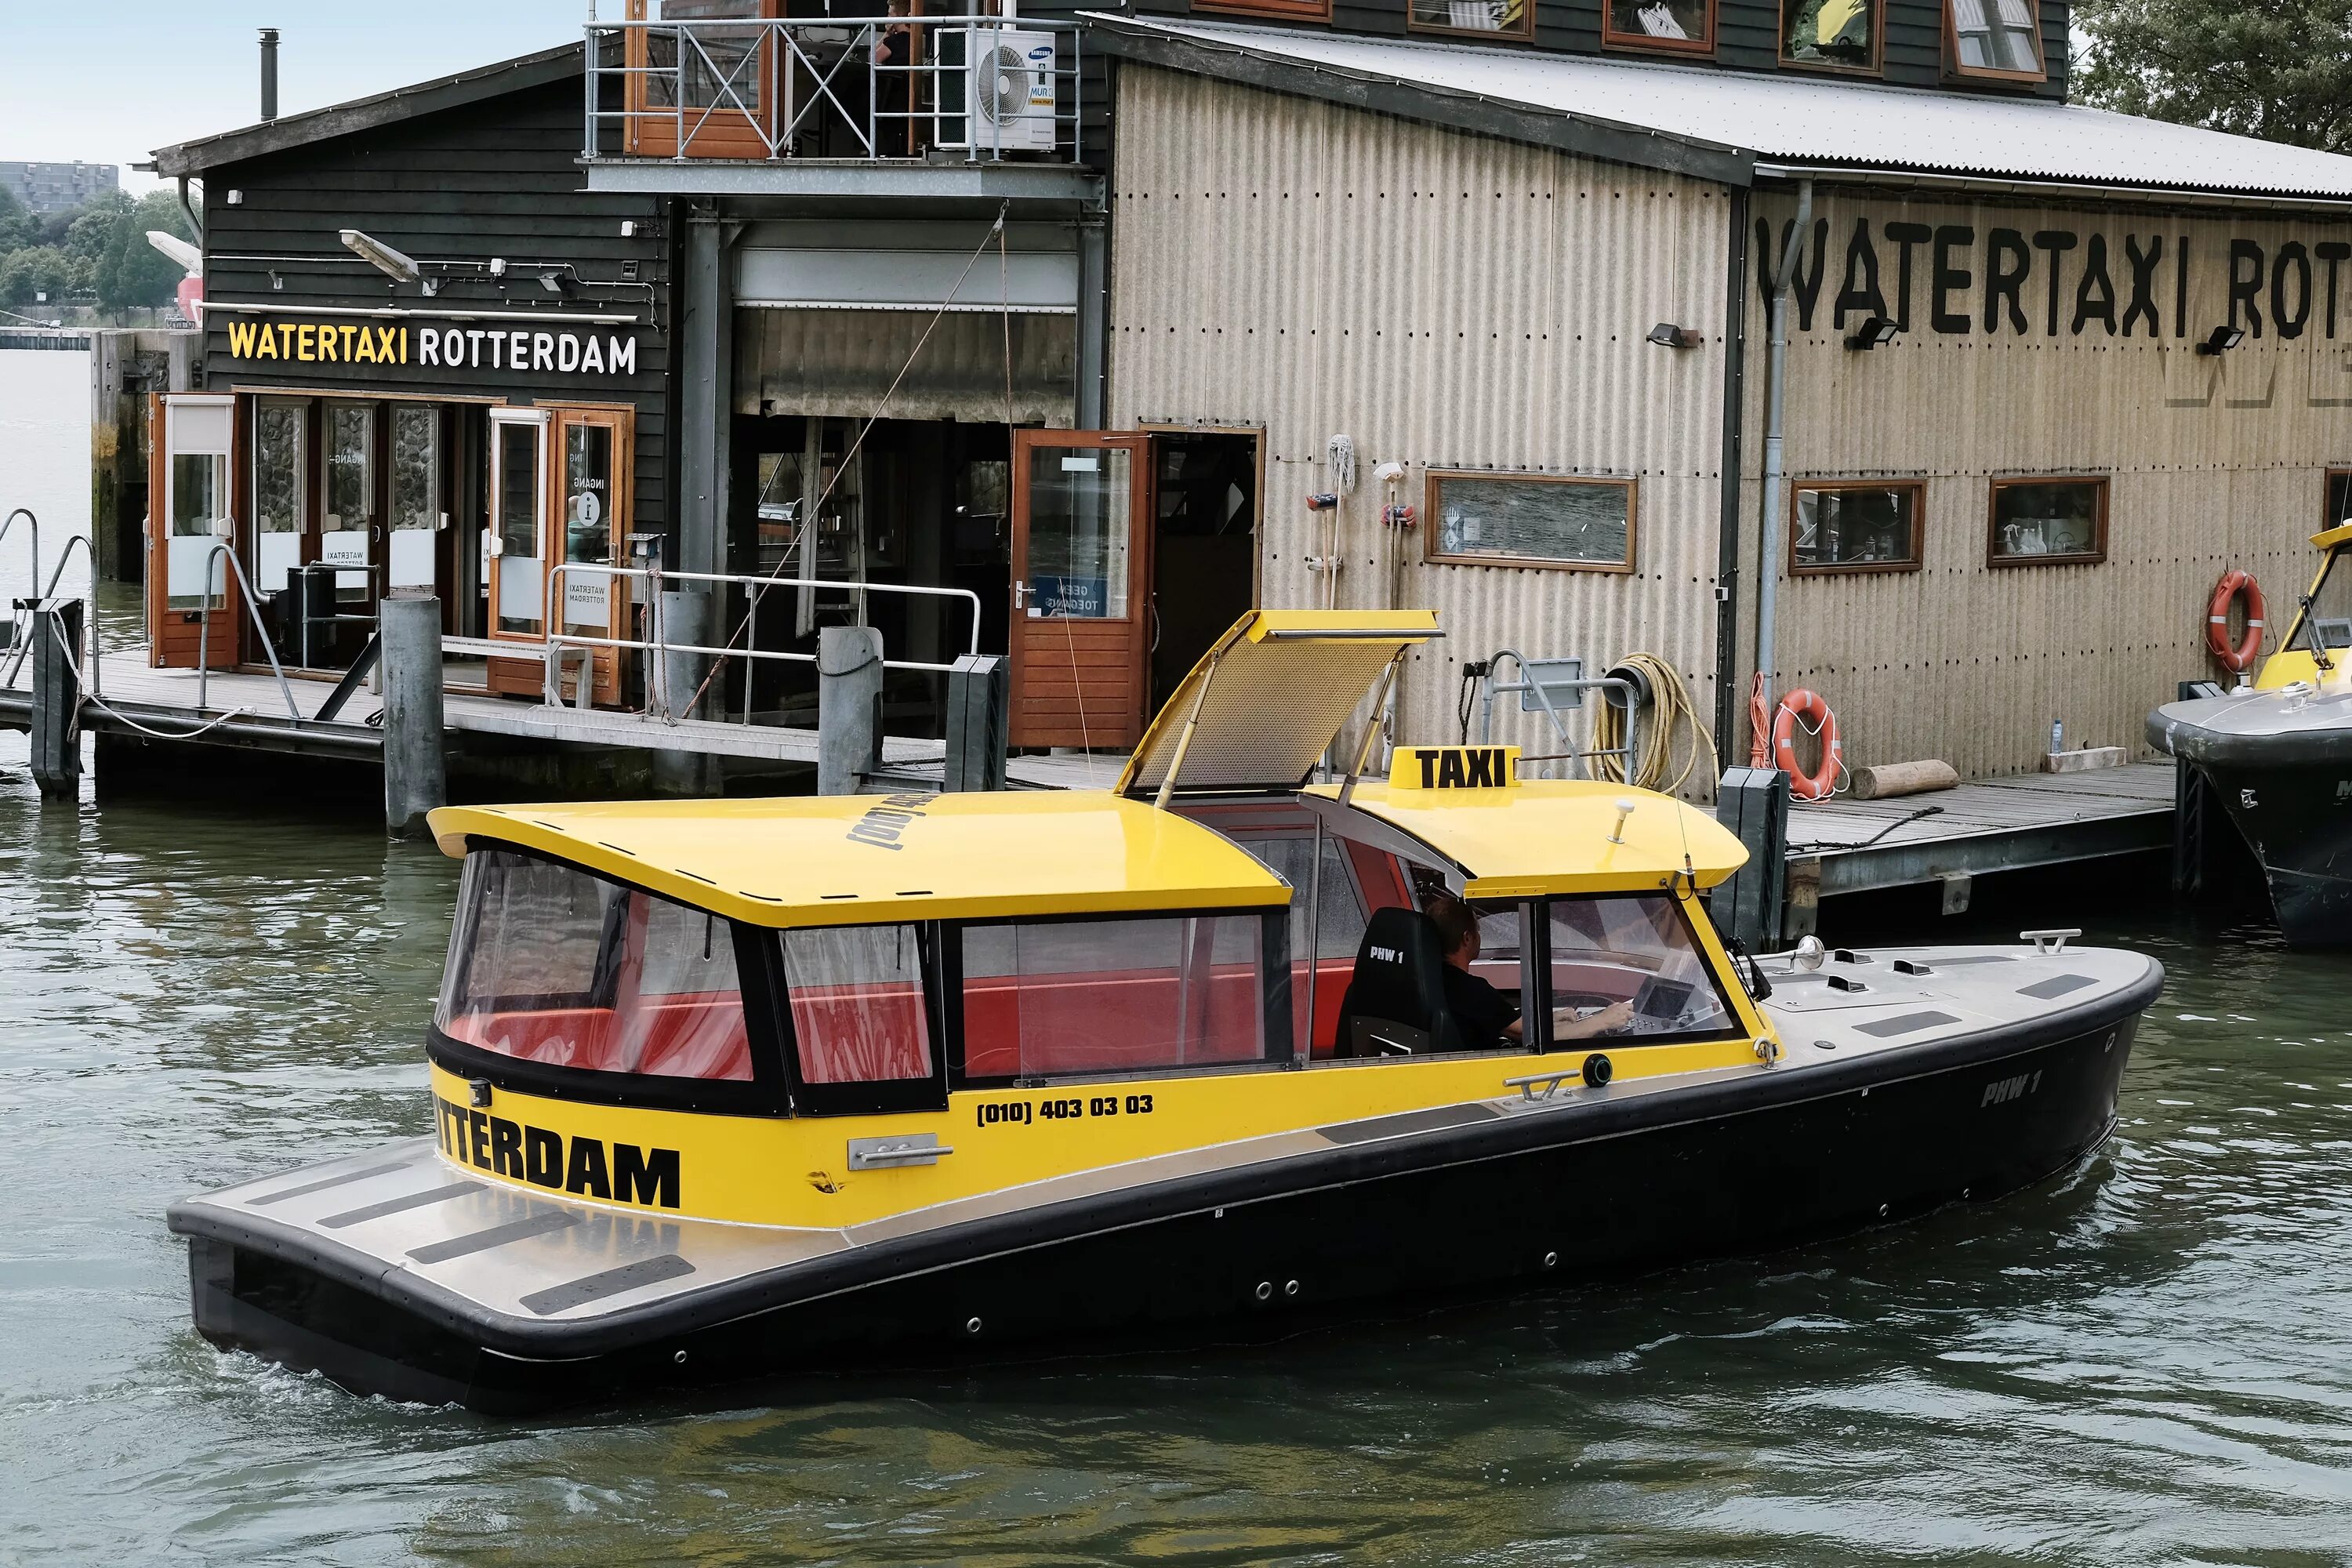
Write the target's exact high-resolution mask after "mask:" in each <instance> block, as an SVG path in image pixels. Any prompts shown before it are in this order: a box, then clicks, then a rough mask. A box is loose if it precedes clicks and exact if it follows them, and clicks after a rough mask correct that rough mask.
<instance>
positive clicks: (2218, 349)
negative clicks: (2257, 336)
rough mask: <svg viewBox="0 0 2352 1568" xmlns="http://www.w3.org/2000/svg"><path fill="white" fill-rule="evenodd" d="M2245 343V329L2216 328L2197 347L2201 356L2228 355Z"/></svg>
mask: <svg viewBox="0 0 2352 1568" xmlns="http://www.w3.org/2000/svg"><path fill="white" fill-rule="evenodd" d="M2245 341H2246V329H2245V328H2243V327H2216V328H2214V329H2213V331H2211V332H2210V334H2209V335H2208V336H2207V337H2206V339H2205V341H2204V342H2201V343H2199V344H2198V345H2197V352H2198V353H2200V354H2219V353H2229V352H2230V351H2231V349H2233V348H2236V347H2237V346H2238V345H2239V344H2240V343H2242V342H2245Z"/></svg>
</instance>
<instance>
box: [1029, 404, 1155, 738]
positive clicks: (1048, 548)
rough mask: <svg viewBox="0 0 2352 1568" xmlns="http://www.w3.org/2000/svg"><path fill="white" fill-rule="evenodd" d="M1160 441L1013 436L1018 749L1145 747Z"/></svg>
mask: <svg viewBox="0 0 2352 1568" xmlns="http://www.w3.org/2000/svg"><path fill="white" fill-rule="evenodd" d="M1150 498H1151V465H1150V437H1146V436H1140V435H1135V434H1124V435H1113V434H1107V433H1104V432H1099V431H1087V430H1015V431H1014V432H1013V631H1012V637H1011V638H1010V644H1011V647H1010V651H1011V655H1012V678H1013V682H1012V685H1013V712H1012V724H1011V730H1012V734H1011V741H1012V743H1013V744H1014V745H1016V746H1084V747H1088V748H1093V749H1099V748H1104V747H1113V748H1117V749H1119V750H1122V751H1124V750H1127V749H1129V748H1131V747H1133V746H1134V744H1135V743H1136V742H1138V741H1139V740H1140V739H1142V736H1143V723H1144V721H1145V719H1146V718H1147V717H1149V715H1147V714H1146V713H1145V712H1144V692H1145V685H1146V681H1145V676H1146V667H1147V664H1148V661H1149V658H1150V634H1149V617H1150V597H1151V595H1150V583H1151V562H1150V554H1151V528H1150V517H1151V503H1150Z"/></svg>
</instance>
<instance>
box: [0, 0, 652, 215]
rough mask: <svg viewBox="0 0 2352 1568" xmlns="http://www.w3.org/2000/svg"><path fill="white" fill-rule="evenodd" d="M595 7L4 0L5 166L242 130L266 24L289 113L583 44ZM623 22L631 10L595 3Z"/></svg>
mask: <svg viewBox="0 0 2352 1568" xmlns="http://www.w3.org/2000/svg"><path fill="white" fill-rule="evenodd" d="M590 3H591V0H399V4H397V5H384V4H381V3H378V4H371V5H362V4H357V3H355V0H274V3H268V4H250V3H248V0H203V3H202V4H201V5H187V4H185V3H184V0H181V3H177V4H172V5H164V4H161V3H159V0H79V4H64V5H58V4H50V3H48V0H41V3H39V4H33V3H30V0H11V3H10V4H8V5H6V6H5V36H6V38H7V48H6V52H5V63H0V101H5V103H6V104H7V105H8V108H9V112H8V114H7V115H6V116H5V120H0V162H8V163H14V162H17V161H20V160H25V161H37V162H43V163H69V162H72V161H73V160H75V159H79V160H81V161H83V162H84V163H117V164H121V165H125V167H124V168H123V170H122V185H123V189H125V190H126V191H129V192H130V193H131V195H143V194H145V193H146V192H148V191H151V190H153V189H155V188H157V183H156V181H155V179H154V177H153V176H152V175H149V174H136V173H133V172H132V171H131V169H130V168H129V167H128V165H129V164H131V163H139V162H144V161H145V160H146V158H147V156H148V154H149V153H152V151H153V150H154V149H155V148H158V147H164V146H169V145H170V144H172V143H173V142H185V141H188V140H190V139H192V138H194V137H197V136H207V135H210V134H212V133H213V132H216V131H228V130H233V129H235V128H236V127H237V126H240V125H249V124H251V123H252V122H253V121H254V120H255V118H256V117H257V115H258V113H259V112H260V92H261V89H260V85H259V84H260V79H261V75H260V72H261V68H260V55H259V46H258V43H257V32H258V29H260V28H263V27H276V28H277V29H278V112H279V113H280V114H296V113H299V112H301V111H302V110H308V109H319V108H322V107H324V106H325V105H327V104H331V103H341V102H342V101H343V100H346V99H352V98H363V97H365V96H366V95H368V94H369V93H373V92H383V91H384V90H385V89H390V88H395V87H404V86H407V85H408V84H409V83H411V82H418V81H426V80H429V79H432V78H434V77H437V76H446V75H448V74H449V73H451V72H453V71H458V70H463V69H465V68H467V67H468V66H478V65H487V64H488V63H489V62H490V61H493V60H502V59H506V58H509V57H511V56H514V55H522V54H529V53H530V52H531V51H532V50H533V49H543V48H548V47H552V46H554V45H556V44H562V43H567V42H576V41H577V40H578V39H579V37H580V27H581V24H582V23H583V22H585V21H586V20H587V19H588V10H589V5H590ZM602 4H603V10H602V13H601V14H602V15H603V16H605V17H606V18H608V19H609V18H614V17H617V16H620V15H621V9H622V0H602Z"/></svg>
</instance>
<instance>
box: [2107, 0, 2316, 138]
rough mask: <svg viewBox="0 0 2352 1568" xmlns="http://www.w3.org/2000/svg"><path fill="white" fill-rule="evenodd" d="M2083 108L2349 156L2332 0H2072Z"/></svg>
mask: <svg viewBox="0 0 2352 1568" xmlns="http://www.w3.org/2000/svg"><path fill="white" fill-rule="evenodd" d="M2074 24H2075V26H2079V27H2081V28H2082V29H2083V31H2084V33H2085V34H2087V35H2088V36H2089V38H2090V44H2091V47H2090V49H2089V52H2088V55H2087V57H2086V60H2085V63H2084V66H2083V67H2082V68H2081V69H2080V70H2078V71H2077V73H2076V75H2075V78H2074V95H2075V96H2076V97H2078V98H2079V99H2081V100H2083V101H2085V102H2088V103H2092V104H2095V105H2097V106H2098V107H2099V108H2102V109H2112V110H2119V111H2120V112H2122V113H2125V114H2139V115H2146V116H2147V117H2148V118H2150V119H2154V120H2168V121H2174V122H2175V123H2178V124H2181V125H2201V126H2204V127H2206V128H2207V129H2209V130H2213V131H2228V132H2235V133H2237V134H2238V135H2241V136H2259V137H2261V138H2263V140H2265V141H2270V142H2292V143H2294V145H2296V146H2299V147H2317V148H2321V149H2323V150H2325V151H2326V152H2330V153H2347V152H2352V11H2347V7H2346V5H2344V4H2343V0H2075V5H2074Z"/></svg>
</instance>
